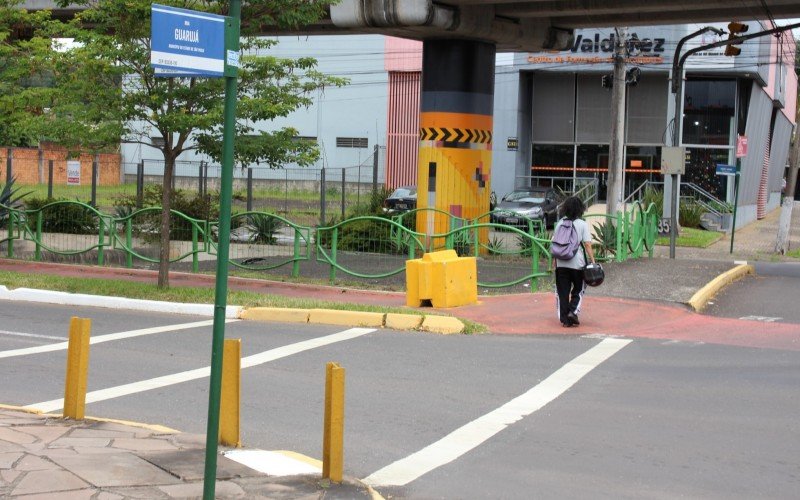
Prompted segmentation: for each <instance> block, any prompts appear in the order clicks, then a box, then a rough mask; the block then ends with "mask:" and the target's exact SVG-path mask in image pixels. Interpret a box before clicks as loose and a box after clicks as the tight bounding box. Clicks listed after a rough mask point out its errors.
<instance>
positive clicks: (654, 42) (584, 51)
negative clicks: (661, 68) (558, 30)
mask: <svg viewBox="0 0 800 500" xmlns="http://www.w3.org/2000/svg"><path fill="white" fill-rule="evenodd" d="M615 40H616V34H615V33H614V32H611V33H609V34H608V35H606V34H601V33H594V34H592V33H591V32H589V33H584V34H576V35H575V43H573V45H572V47H570V49H569V52H570V53H571V54H569V53H568V54H564V52H557V53H552V54H531V55H529V56H528V62H529V63H533V64H553V63H562V64H598V63H612V62H613V58H612V56H613V55H614V43H615ZM665 44H666V38H661V37H653V38H649V37H644V38H639V35H637V34H636V33H631V34H630V36H629V37H628V40H627V42H626V45H627V53H628V59H627V60H628V62H629V63H631V64H661V63H663V62H664V58H663V55H662V54H663V53H664V51H665ZM572 54H574V55H572Z"/></svg>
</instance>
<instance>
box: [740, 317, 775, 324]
mask: <svg viewBox="0 0 800 500" xmlns="http://www.w3.org/2000/svg"><path fill="white" fill-rule="evenodd" d="M739 319H746V320H750V321H763V322H764V323H774V322H776V321H780V320H782V319H783V318H776V317H773V316H742V317H741V318H739Z"/></svg>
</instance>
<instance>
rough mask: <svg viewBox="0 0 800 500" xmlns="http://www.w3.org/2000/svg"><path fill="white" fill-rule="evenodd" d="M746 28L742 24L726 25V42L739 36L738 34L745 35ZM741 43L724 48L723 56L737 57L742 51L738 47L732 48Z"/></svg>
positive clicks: (734, 43) (733, 43) (730, 44)
mask: <svg viewBox="0 0 800 500" xmlns="http://www.w3.org/2000/svg"><path fill="white" fill-rule="evenodd" d="M747 28H748V26H747V25H746V24H744V23H737V22H736V21H733V22H732V23H728V40H730V39H731V38H736V37H738V36H739V34H740V33H746V32H747ZM741 43H742V42H741V41H738V42H732V43H729V44H728V45H726V46H725V55H726V56H738V55H739V54H741V53H742V49H740V48H739V47H734V45H740V44H741Z"/></svg>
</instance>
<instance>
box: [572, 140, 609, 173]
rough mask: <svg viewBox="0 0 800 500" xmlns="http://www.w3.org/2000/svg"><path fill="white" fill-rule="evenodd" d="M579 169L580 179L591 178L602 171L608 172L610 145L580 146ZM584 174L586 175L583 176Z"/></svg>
mask: <svg viewBox="0 0 800 500" xmlns="http://www.w3.org/2000/svg"><path fill="white" fill-rule="evenodd" d="M577 167H578V168H577V170H578V177H591V176H592V174H593V173H595V172H600V171H601V170H602V171H604V172H608V145H607V144H579V145H578V163H577ZM582 172H583V173H585V174H586V175H581V173H582Z"/></svg>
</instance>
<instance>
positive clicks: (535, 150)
mask: <svg viewBox="0 0 800 500" xmlns="http://www.w3.org/2000/svg"><path fill="white" fill-rule="evenodd" d="M747 24H748V25H749V33H754V32H759V31H762V30H765V29H769V26H767V25H766V24H765V23H760V22H755V21H753V22H749V23H747ZM719 27H720V28H723V29H724V28H725V26H724V25H720V26H719ZM700 28H702V26H698V25H680V26H656V27H636V28H631V29H629V40H628V44H627V47H628V54H629V55H628V59H627V67H628V68H629V69H632V68H637V70H636V71H638V72H639V75H638V78H636V81H635V84H634V83H629V84H628V88H627V99H626V103H625V132H624V143H625V156H624V176H623V183H624V188H623V189H624V193H625V195H627V194H629V193H631V192H632V191H634V190H635V189H636V188H637V187H639V186H641V184H642V183H643V182H645V181H651V182H661V181H662V180H663V176H662V175H661V173H660V162H661V148H662V147H663V146H664V145H665V144H666V145H672V134H673V131H674V130H675V123H674V122H675V120H674V118H673V117H674V116H676V113H675V104H674V103H675V99H674V96H673V94H671V91H670V72H671V69H672V62H673V57H674V52H675V50H676V48H677V45H678V42H679V41H680V40H681V39H682V38H683V37H685V36H687V35H689V34H690V33H693V32H695V31H697V30H698V29H700ZM614 37H615V31H614V29H613V28H605V29H595V30H581V31H579V32H577V33H576V34H575V42H574V45H573V47H572V48H571V49H570V50H568V51H564V52H556V53H538V54H516V55H515V59H514V65H513V69H510V70H508V69H504V70H502V71H501V70H499V69H498V72H497V75H496V83H495V88H496V91H495V133H494V136H495V144H494V156H493V163H494V165H493V173H494V175H493V178H492V183H493V189H494V190H495V191H496V192H498V193H502V192H506V191H508V190H511V189H512V188H514V187H517V186H527V185H530V184H531V183H533V184H545V185H550V184H552V185H561V186H564V187H566V188H570V187H571V186H572V183H573V182H577V183H578V184H580V182H581V180H587V179H597V180H598V182H599V187H600V194H601V197H603V196H604V193H605V188H606V184H605V183H606V180H607V177H608V153H609V144H610V142H611V91H610V89H608V88H606V87H604V86H603V77H604V76H605V75H611V73H612V71H613V65H612V60H611V56H612V54H613V46H614ZM718 40H719V38H718V36H717V35H714V34H713V33H708V34H705V35H703V36H698V37H696V38H693V39H691V40H688V41H687V42H686V44H685V45H684V47H683V50H682V52H681V53H685V52H686V51H687V50H689V49H691V48H694V47H699V46H701V45H705V44H709V43H714V42H716V41H718ZM740 47H741V53H740V54H739V55H738V56H735V57H726V56H725V55H724V47H721V48H716V49H710V50H705V51H701V52H699V53H697V54H696V55H692V56H690V57H689V58H687V60H686V64H685V76H684V78H685V79H684V81H683V85H682V91H683V95H682V98H681V99H679V102H683V109H682V110H679V113H678V116H682V120H679V123H678V124H677V125H678V134H679V137H680V145H681V146H684V147H685V148H686V151H687V160H686V172H685V174H684V175H683V176H681V182H682V183H691V184H693V185H695V186H698V187H699V188H701V189H703V190H705V191H707V192H709V193H711V194H713V195H714V196H716V197H717V198H719V199H721V200H723V201H728V202H733V200H734V197H735V193H734V182H733V177H729V176H721V175H716V172H715V170H716V165H717V164H728V165H734V164H735V162H736V154H735V153H736V152H735V147H736V143H737V136H739V135H744V136H746V137H747V141H748V154H747V156H745V157H744V158H742V163H741V181H740V192H739V215H738V216H737V219H738V220H737V225H739V224H738V223H739V222H740V223H741V224H746V223H747V222H750V221H752V220H754V219H755V218H760V217H763V216H764V215H765V214H766V212H767V211H769V210H771V209H772V208H775V207H777V206H778V204H779V203H780V194H781V187H782V180H783V176H784V169H785V165H786V163H787V159H788V154H789V144H790V140H791V136H792V132H793V128H794V125H795V109H796V102H795V100H796V95H797V78H796V75H795V73H794V52H795V48H794V47H795V42H794V39H793V37H792V35H791V33H790V32H786V33H784V34H783V35H782V36H781V37H779V38H778V37H775V36H764V37H760V38H756V39H752V40H748V41H747V42H745V43H744V44H742V45H741V46H740ZM632 75H633V73H629V76H632ZM629 79H634V78H629Z"/></svg>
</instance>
